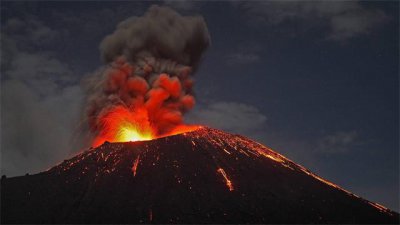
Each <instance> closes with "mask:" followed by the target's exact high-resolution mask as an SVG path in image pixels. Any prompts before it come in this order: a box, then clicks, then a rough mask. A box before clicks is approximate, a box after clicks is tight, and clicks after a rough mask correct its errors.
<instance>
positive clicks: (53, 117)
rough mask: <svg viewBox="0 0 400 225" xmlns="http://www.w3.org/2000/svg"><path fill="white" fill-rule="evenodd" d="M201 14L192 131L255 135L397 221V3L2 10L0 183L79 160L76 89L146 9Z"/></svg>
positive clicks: (5, 6)
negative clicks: (206, 38) (200, 127)
mask: <svg viewBox="0 0 400 225" xmlns="http://www.w3.org/2000/svg"><path fill="white" fill-rule="evenodd" d="M152 4H158V5H168V6H170V7H171V8H174V9H175V10H176V11H178V12H179V13H181V14H183V15H202V16H203V17H204V19H205V21H206V23H207V26H208V29H209V33H210V35H211V42H212V43H211V46H210V47H209V48H208V50H207V52H206V54H205V55H204V58H203V61H202V64H201V65H200V67H199V69H198V71H197V72H196V74H195V79H196V84H195V93H196V100H197V105H196V107H195V108H194V110H192V112H190V113H189V114H188V115H186V121H187V122H189V123H200V124H205V125H208V126H211V127H214V128H220V129H223V130H225V131H228V132H232V133H238V134H242V135H245V136H248V137H251V138H253V139H255V140H257V141H259V142H261V143H263V144H265V145H267V146H269V147H271V148H273V149H275V150H276V151H277V152H279V153H282V154H283V155H285V156H287V157H288V158H289V159H292V160H293V161H295V162H297V163H299V164H301V165H304V166H305V167H307V168H309V169H310V170H311V171H313V172H315V173H317V174H318V175H320V176H322V177H324V178H326V179H328V180H330V181H332V182H334V183H336V184H338V185H340V186H342V187H343V188H345V189H347V190H349V191H351V192H354V193H355V194H357V195H360V196H362V197H365V198H367V199H368V200H372V201H376V202H378V203H381V204H383V205H385V206H387V207H389V208H391V209H394V210H396V211H399V200H400V198H399V142H398V137H399V129H398V125H399V118H398V115H399V105H398V104H399V92H398V85H399V80H398V74H399V66H398V62H399V19H398V18H399V3H398V2H395V1H386V2H385V1H384V2H377V1H371V2H356V1H352V2H339V1H337V2H333V1H332V2H325V3H324V2H305V1H302V2H281V1H272V2H264V1H259V2H257V1H256V2H239V1H231V2H203V1H202V2H180V1H165V2H96V1H87V2H76V1H74V2H50V1H49V2H46V1H41V2H29V3H27V2H21V1H18V2H5V1H2V2H1V57H2V58H1V66H2V67H1V153H2V154H1V156H2V157H1V174H6V175H7V176H16V175H24V174H25V173H37V172H40V171H43V170H45V169H47V168H49V167H51V166H53V165H55V164H56V163H58V162H60V161H62V160H64V159H66V158H69V157H71V156H73V155H74V154H76V153H77V152H78V151H81V150H82V149H81V147H80V144H79V141H77V140H78V139H79V137H77V133H78V132H77V130H78V129H79V127H80V126H81V125H80V124H79V123H80V122H79V119H80V115H81V113H82V104H83V98H84V96H83V92H82V89H81V80H82V78H83V77H85V76H87V75H88V74H90V73H93V72H94V71H95V70H96V69H97V68H99V67H100V66H101V65H102V64H103V63H102V61H101V59H100V55H99V44H100V42H101V41H102V39H103V38H104V37H105V36H106V35H108V34H110V33H112V32H113V31H114V30H115V27H116V25H117V24H118V23H119V22H120V21H123V20H125V19H126V18H128V17H131V16H141V15H142V14H143V13H144V12H145V11H146V9H147V8H148V7H149V6H150V5H152Z"/></svg>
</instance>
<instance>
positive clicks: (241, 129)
mask: <svg viewBox="0 0 400 225" xmlns="http://www.w3.org/2000/svg"><path fill="white" fill-rule="evenodd" d="M266 120H267V117H266V116H265V115H264V114H262V113H261V112H260V110H259V109H258V108H256V107H255V106H252V105H248V104H244V103H239V102H223V101H220V102H212V103H208V104H200V105H199V106H198V107H197V109H196V110H195V111H193V112H192V113H190V114H189V115H188V117H187V121H188V122H189V123H194V124H202V125H206V126H210V127H212V128H218V129H221V130H225V131H227V132H233V133H239V134H250V133H254V132H257V131H259V130H260V129H262V127H263V125H265V122H266Z"/></svg>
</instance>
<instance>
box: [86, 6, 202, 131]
mask: <svg viewBox="0 0 400 225" xmlns="http://www.w3.org/2000/svg"><path fill="white" fill-rule="evenodd" d="M209 43H210V38H209V34H208V30H207V26H206V23H205V21H204V19H203V18H202V17H200V16H181V15H179V14H178V13H177V12H175V11H173V10H172V9H169V8H166V7H159V6H151V7H150V8H149V9H148V11H147V12H146V13H145V14H144V15H143V16H142V17H132V18H129V19H127V20H125V21H122V22H121V23H120V24H118V26H117V28H116V30H115V31H114V33H112V34H110V35H108V36H107V37H105V38H104V40H103V41H102V42H101V44H100V51H101V55H102V58H103V60H104V62H105V63H106V64H107V65H106V66H105V67H103V68H100V69H99V70H98V71H97V72H95V73H94V74H92V75H90V76H89V77H88V79H87V80H86V82H85V87H86V92H87V99H86V106H87V108H86V119H87V121H88V124H89V127H90V130H91V131H92V133H94V134H95V135H96V134H101V132H104V130H107V129H110V127H108V125H109V124H107V123H105V122H104V121H109V118H108V117H109V116H110V115H113V110H115V109H121V107H122V108H124V109H125V110H128V111H130V112H132V115H133V117H135V120H137V121H138V122H140V123H141V124H142V123H143V121H146V123H150V125H151V126H152V127H153V128H154V130H155V132H156V135H162V134H163V133H166V132H169V131H170V130H172V129H174V127H176V126H178V125H180V124H182V123H183V114H185V112H187V111H189V110H190V109H192V108H193V106H194V104H195V98H194V96H193V90H192V87H193V80H192V78H191V74H192V73H193V72H194V70H195V69H196V67H197V66H198V64H199V61H200V59H201V56H202V53H203V52H204V50H205V49H206V48H207V47H208V45H209ZM104 118H108V119H107V120H105V119H104Z"/></svg>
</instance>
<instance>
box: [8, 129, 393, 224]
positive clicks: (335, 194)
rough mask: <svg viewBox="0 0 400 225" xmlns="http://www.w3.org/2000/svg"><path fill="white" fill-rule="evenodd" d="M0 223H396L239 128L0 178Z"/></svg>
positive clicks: (84, 156) (121, 146) (121, 147)
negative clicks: (24, 174)
mask: <svg viewBox="0 0 400 225" xmlns="http://www.w3.org/2000/svg"><path fill="white" fill-rule="evenodd" d="M1 196H2V199H1V203H2V204H1V222H2V223H375V224H382V223H398V222H399V214H398V213H396V212H393V211H391V210H389V209H387V208H385V207H383V206H381V205H379V204H377V203H373V202H370V201H367V200H365V199H362V198H360V197H358V196H356V195H354V194H352V193H350V192H348V191H346V190H344V189H342V188H340V187H338V186H337V185H335V184H333V183H331V182H329V181H326V180H324V179H322V178H321V177H319V176H317V175H315V174H314V173H312V172H310V171H309V170H307V169H306V168H304V167H302V166H300V165H297V164H295V163H294V162H292V161H291V160H289V159H287V158H285V157H284V156H282V155H280V154H278V153H276V152H274V151H273V150H271V149H269V148H267V147H265V146H263V145H261V144H259V143H256V142H254V141H252V140H249V139H248V138H246V137H243V136H240V135H234V134H229V133H225V132H223V131H220V130H216V129H211V128H206V127H202V128H200V129H197V130H195V131H192V132H187V133H182V134H178V135H173V136H168V137H163V138H159V139H154V140H150V141H138V142H125V143H108V142H106V143H104V144H102V145H100V146H99V147H97V148H91V149H89V150H87V151H85V152H83V153H81V154H79V155H77V156H75V157H73V158H71V159H69V160H65V161H64V162H62V163H60V164H59V165H57V166H55V167H53V168H51V169H49V170H47V171H45V172H42V173H39V174H35V175H26V176H21V177H14V178H3V179H2V180H1Z"/></svg>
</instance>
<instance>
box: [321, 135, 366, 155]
mask: <svg viewBox="0 0 400 225" xmlns="http://www.w3.org/2000/svg"><path fill="white" fill-rule="evenodd" d="M359 144H361V142H360V140H359V135H358V133H357V132H356V131H354V130H353V131H340V132H336V133H333V134H329V135H326V136H323V137H322V138H320V140H319V141H318V142H317V144H316V148H315V150H316V151H317V152H319V153H329V154H333V153H346V152H348V151H349V150H351V149H352V148H353V147H354V146H356V145H359Z"/></svg>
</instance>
